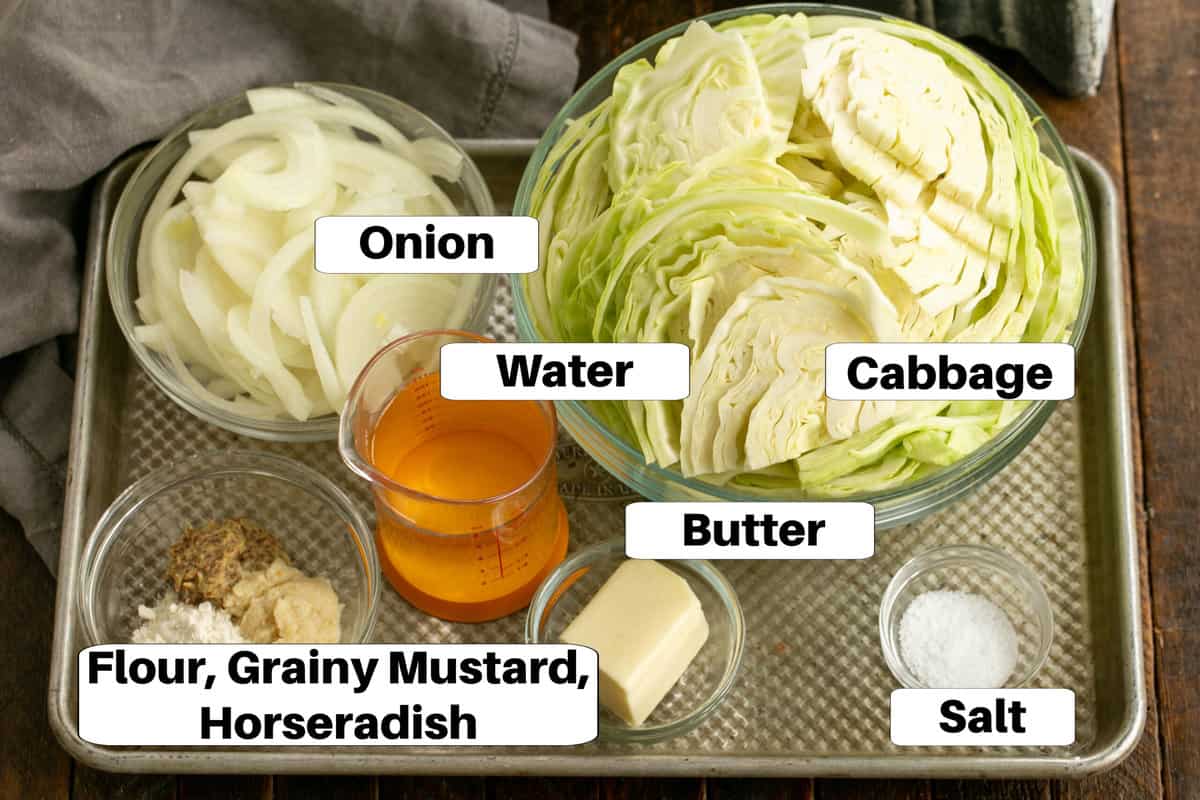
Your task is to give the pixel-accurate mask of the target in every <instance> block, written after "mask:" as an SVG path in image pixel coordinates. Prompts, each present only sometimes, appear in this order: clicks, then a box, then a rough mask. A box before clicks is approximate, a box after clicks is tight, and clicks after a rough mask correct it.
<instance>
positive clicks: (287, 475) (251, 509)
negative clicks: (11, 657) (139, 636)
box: [76, 450, 380, 644]
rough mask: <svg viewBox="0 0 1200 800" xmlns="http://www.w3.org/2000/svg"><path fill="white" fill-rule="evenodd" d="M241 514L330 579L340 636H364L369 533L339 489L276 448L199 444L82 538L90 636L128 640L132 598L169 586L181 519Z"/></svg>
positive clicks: (375, 586) (125, 496) (370, 616)
mask: <svg viewBox="0 0 1200 800" xmlns="http://www.w3.org/2000/svg"><path fill="white" fill-rule="evenodd" d="M230 517H246V518H249V519H251V520H253V521H254V522H256V523H258V524H259V525H261V526H262V527H264V528H265V529H266V530H268V531H270V532H271V533H273V534H275V535H276V536H277V537H278V538H279V540H280V542H281V543H282V545H283V548H284V550H286V551H287V553H288V555H289V556H291V559H292V563H293V564H294V565H295V566H296V567H297V568H298V569H300V570H303V571H304V572H306V573H308V574H309V575H312V576H314V577H324V578H328V579H329V581H330V583H332V584H333V588H334V591H336V592H337V595H338V600H340V601H341V603H342V606H343V608H342V620H341V622H342V639H341V641H342V643H344V644H356V643H361V642H365V641H367V640H368V639H369V638H370V636H371V631H372V629H373V628H374V627H375V614H376V610H377V606H378V604H379V586H380V584H379V558H378V556H377V555H376V551H375V540H374V538H373V537H372V535H371V528H370V527H369V526H368V525H367V523H366V521H365V520H364V519H363V517H362V515H361V514H360V513H359V512H358V509H357V507H356V506H355V505H354V503H353V501H352V500H351V499H350V497H349V496H348V495H346V493H345V492H343V491H342V490H341V489H339V488H338V487H337V486H335V485H334V484H333V483H332V482H331V481H330V480H329V479H328V478H326V477H324V476H323V475H321V474H319V473H317V472H316V471H314V470H312V469H310V468H308V467H306V466H303V465H301V464H298V463H296V462H295V461H292V460H290V459H287V458H284V457H282V456H276V455H271V454H268V453H260V452H250V451H237V450H235V451H224V452H214V453H206V454H202V455H198V456H194V457H191V458H187V459H183V460H181V461H177V462H175V463H174V464H171V465H169V466H167V467H165V468H163V469H159V470H155V471H154V472H152V473H150V474H149V475H147V476H146V477H144V478H142V479H141V480H138V481H137V482H135V483H134V484H133V485H132V486H130V487H129V488H128V489H126V490H125V491H124V492H122V493H121V495H120V496H119V497H117V499H116V500H114V501H113V503H112V505H111V506H109V507H108V510H107V511H105V512H104V514H103V515H102V516H101V517H100V520H99V521H98V522H97V523H96V527H95V528H94V529H93V530H92V535H91V537H90V538H89V539H88V542H87V545H86V546H85V547H84V550H83V555H82V557H81V560H80V565H81V573H80V581H79V593H78V595H77V597H76V603H77V607H78V610H79V616H80V619H81V621H82V625H83V630H84V634H85V636H86V638H87V640H88V642H89V643H90V644H110V643H124V642H128V641H130V637H131V636H132V634H133V631H134V629H135V628H137V626H138V625H139V624H140V620H139V619H138V613H137V611H138V606H139V605H145V606H153V605H154V604H155V603H157V602H158V600H159V598H160V597H162V595H163V593H164V592H166V591H167V590H168V589H170V588H171V587H170V582H169V581H168V579H167V566H168V564H169V555H168V553H169V550H170V547H171V545H172V544H174V543H175V541H176V540H177V539H178V538H179V536H180V534H181V533H183V531H184V529H185V528H187V527H189V526H195V525H200V524H203V523H205V522H208V521H210V520H214V519H217V520H219V519H226V518H230Z"/></svg>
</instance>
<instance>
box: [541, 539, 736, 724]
mask: <svg viewBox="0 0 1200 800" xmlns="http://www.w3.org/2000/svg"><path fill="white" fill-rule="evenodd" d="M626 560H627V559H626V557H625V540H624V539H614V540H612V541H609V542H604V543H602V544H597V545H592V546H591V547H587V548H584V549H583V550H580V551H579V552H578V553H575V554H574V555H572V556H570V557H568V558H567V560H566V561H564V562H563V563H562V564H559V565H558V567H557V568H556V569H555V570H554V571H553V572H551V573H550V575H549V576H547V578H546V580H545V581H544V582H543V583H542V585H541V586H540V587H538V590H537V593H536V594H534V596H533V600H531V601H530V603H529V614H528V616H527V617H526V618H525V641H526V642H527V643H530V644H537V643H553V642H558V641H559V636H561V634H562V632H563V630H564V629H565V628H566V627H567V625H568V624H570V622H571V620H573V619H575V617H576V616H578V614H579V612H580V611H582V610H583V607H584V606H585V605H586V604H587V603H588V601H590V600H591V599H592V598H593V597H594V596H595V594H596V592H597V591H599V589H600V587H601V586H602V585H603V584H604V582H605V581H606V580H608V578H609V576H610V575H612V574H613V572H615V571H616V569H617V567H619V566H621V564H623V563H624V562H625V561H626ZM659 563H660V564H662V565H663V566H664V567H667V568H669V569H671V570H673V571H674V572H675V573H676V574H678V575H679V576H680V577H682V578H683V579H684V580H686V581H687V582H688V585H689V586H691V587H692V591H694V592H695V593H696V597H698V598H699V599H700V605H701V607H702V608H703V609H704V616H705V618H706V619H707V620H708V640H707V641H706V642H705V643H704V646H703V647H701V648H700V652H699V653H697V654H696V657H695V659H693V660H692V663H691V664H690V665H688V668H687V669H686V670H685V671H684V673H683V676H682V677H681V678H680V679H679V682H678V683H676V684H675V686H674V687H672V688H671V690H670V691H669V692H667V695H666V697H664V698H663V701H662V702H661V703H659V705H658V707H657V708H656V709H654V712H653V713H652V714H651V715H650V718H649V719H648V720H646V723H645V724H643V725H640V726H636V727H634V726H631V725H629V724H628V723H626V722H624V721H623V720H620V719H618V718H617V717H615V716H613V715H612V714H610V713H608V712H607V711H606V710H604V709H603V708H601V709H600V720H599V723H600V740H601V741H606V742H619V743H642V744H644V743H648V742H660V741H663V740H664V739H670V738H673V737H675V736H680V735H682V734H684V733H687V732H688V731H690V730H692V729H693V728H695V727H696V726H698V725H699V724H700V723H702V722H703V721H704V720H706V719H708V717H709V716H710V715H711V714H712V713H713V712H714V711H715V710H716V709H717V707H718V706H719V705H721V702H722V701H723V700H724V699H725V696H726V695H727V694H728V693H729V690H730V689H731V688H732V687H733V683H734V680H735V679H736V678H737V674H738V669H739V668H740V666H741V663H742V651H743V649H744V646H745V638H746V625H745V619H744V618H743V616H742V605H741V603H740V602H739V601H738V597H737V593H736V592H735V591H734V589H733V586H731V585H730V583H729V581H727V580H726V579H725V576H724V575H722V574H721V573H720V572H718V571H717V569H716V568H715V567H713V565H712V564H710V563H709V562H707V561H660V562H659Z"/></svg>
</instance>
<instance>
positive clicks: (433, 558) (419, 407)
mask: <svg viewBox="0 0 1200 800" xmlns="http://www.w3.org/2000/svg"><path fill="white" fill-rule="evenodd" d="M487 341H491V340H489V339H486V338H484V337H481V336H476V335H475V334H472V333H467V332H464V331H425V332H421V333H415V334H412V335H410V336H406V337H404V338H402V339H397V340H396V341H394V342H392V343H391V344H389V345H387V346H386V347H384V348H383V349H382V350H380V351H379V352H378V353H377V354H376V355H375V357H374V358H372V359H371V361H370V362H368V363H367V366H366V367H364V368H363V371H362V372H361V373H360V374H359V376H358V379H357V380H356V381H355V384H354V387H353V388H352V389H351V390H350V395H349V398H348V400H347V403H346V408H345V409H344V410H343V412H342V418H341V423H340V428H339V436H338V449H339V450H340V452H341V456H342V459H343V460H344V461H345V462H346V464H347V466H349V467H350V469H352V470H353V471H354V472H356V473H358V474H359V475H361V476H362V477H364V478H366V479H367V480H368V481H370V483H371V488H372V491H373V494H374V497H375V512H376V541H377V543H378V550H379V560H380V564H381V566H382V568H383V573H384V575H385V576H386V577H387V579H388V580H389V581H390V582H391V584H392V586H393V587H394V588H395V589H396V591H397V592H399V593H400V595H401V596H403V597H404V598H405V599H406V600H408V601H409V602H410V603H412V604H413V605H414V606H416V607H417V608H419V609H421V610H422V611H425V612H427V613H430V614H433V615H434V616H437V617H441V618H443V619H448V620H454V621H459V622H482V621H485V620H491V619H497V618H499V617H502V616H505V615H507V614H511V613H512V612H514V611H517V610H518V609H521V608H524V607H525V606H526V605H528V603H529V599H530V598H531V597H532V596H533V593H534V591H535V590H536V589H537V587H538V585H539V584H540V583H541V582H542V580H543V578H545V576H546V575H547V574H548V573H549V572H550V570H551V569H553V568H554V567H555V566H556V565H557V564H558V563H559V562H560V561H562V559H563V557H564V555H565V554H566V551H567V516H566V510H565V509H564V507H563V504H562V500H561V499H560V497H559V495H558V479H557V472H556V469H555V462H554V445H555V438H556V436H557V431H558V428H557V422H556V419H555V415H554V407H553V405H551V404H550V403H547V402H543V401H533V400H446V399H445V398H443V397H442V394H441V384H440V373H439V369H440V366H441V348H442V345H445V344H450V343H452V342H487Z"/></svg>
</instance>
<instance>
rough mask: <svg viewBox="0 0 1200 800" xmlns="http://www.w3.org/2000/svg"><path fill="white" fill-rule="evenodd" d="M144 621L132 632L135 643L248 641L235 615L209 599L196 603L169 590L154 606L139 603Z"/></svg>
mask: <svg viewBox="0 0 1200 800" xmlns="http://www.w3.org/2000/svg"><path fill="white" fill-rule="evenodd" d="M138 617H140V618H141V619H142V620H143V622H142V624H141V626H140V627H139V628H138V629H137V630H135V631H134V632H133V643H134V644H240V643H242V642H245V641H246V640H245V639H244V638H242V634H241V633H240V632H239V631H238V626H237V625H236V624H235V623H234V621H233V618H232V617H231V616H229V613H228V612H226V611H225V610H223V609H218V608H214V607H213V604H212V603H209V602H207V601H205V602H203V603H201V604H200V605H197V606H193V605H188V604H187V603H181V602H179V598H178V597H177V596H176V595H175V593H174V592H167V593H166V594H164V595H163V596H162V597H161V598H159V601H158V602H157V603H155V605H154V607H153V608H150V607H149V606H138Z"/></svg>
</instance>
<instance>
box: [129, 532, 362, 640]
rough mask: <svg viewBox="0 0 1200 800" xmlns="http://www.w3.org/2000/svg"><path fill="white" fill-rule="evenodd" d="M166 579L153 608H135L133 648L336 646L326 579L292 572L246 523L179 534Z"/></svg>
mask: <svg viewBox="0 0 1200 800" xmlns="http://www.w3.org/2000/svg"><path fill="white" fill-rule="evenodd" d="M166 577H167V581H168V582H169V584H170V585H171V587H173V590H168V591H167V592H166V593H165V594H164V595H163V596H162V598H161V599H160V600H159V601H158V603H157V604H155V606H154V607H153V608H148V607H146V606H141V607H139V608H138V616H139V618H140V619H141V620H142V624H141V626H140V627H138V629H137V630H136V631H134V634H133V641H134V642H135V643H139V644H140V643H147V642H159V643H197V644H216V643H240V642H254V643H258V644H268V643H272V642H289V643H314V644H328V643H336V642H338V641H340V640H341V613H342V604H341V603H340V602H339V601H338V596H337V592H335V591H334V588H333V585H332V584H331V583H330V582H329V579H328V578H324V577H319V576H311V575H308V574H306V573H304V572H302V571H301V570H299V569H297V568H296V567H294V566H292V563H291V558H290V557H289V556H288V554H287V551H286V550H285V549H284V547H283V545H282V544H281V543H280V541H279V539H278V538H277V537H276V536H275V535H274V534H273V533H271V532H269V531H267V530H265V529H263V528H262V527H260V526H259V525H257V524H255V523H254V522H252V521H251V520H248V519H243V518H237V519H224V520H214V521H210V522H207V523H205V524H203V525H200V526H198V527H190V528H187V529H186V530H184V532H183V533H182V534H181V535H180V537H179V540H178V541H177V542H175V543H174V544H173V545H172V546H171V550H170V564H169V566H168V568H167V575H166Z"/></svg>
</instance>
